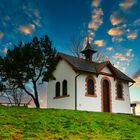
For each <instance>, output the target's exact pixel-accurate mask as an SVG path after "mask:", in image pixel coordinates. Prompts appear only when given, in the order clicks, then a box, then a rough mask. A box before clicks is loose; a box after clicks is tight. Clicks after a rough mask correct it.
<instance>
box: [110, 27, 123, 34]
mask: <svg viewBox="0 0 140 140" xmlns="http://www.w3.org/2000/svg"><path fill="white" fill-rule="evenodd" d="M123 33H124V32H123V29H122V28H120V27H116V28H111V29H110V30H108V34H109V35H110V36H121V35H122V34H123Z"/></svg>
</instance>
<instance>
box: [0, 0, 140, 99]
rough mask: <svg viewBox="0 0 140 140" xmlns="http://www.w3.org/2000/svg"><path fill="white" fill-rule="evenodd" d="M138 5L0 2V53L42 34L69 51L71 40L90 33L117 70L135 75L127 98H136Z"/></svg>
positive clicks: (97, 0)
mask: <svg viewBox="0 0 140 140" xmlns="http://www.w3.org/2000/svg"><path fill="white" fill-rule="evenodd" d="M139 7H140V1H139V0H11V1H9V0H1V1H0V9H1V10H0V54H1V55H4V54H5V53H6V51H7V49H11V48H12V47H13V45H14V44H17V43H18V42H19V41H20V40H22V41H25V42H27V41H30V40H31V39H32V37H33V36H38V37H42V36H44V35H45V34H47V35H48V36H49V37H50V39H51V40H52V43H53V47H55V48H57V50H58V51H62V52H66V53H68V52H69V51H68V47H69V43H70V40H71V38H72V37H73V36H79V35H80V36H83V37H85V36H86V35H89V36H90V39H91V42H92V45H96V46H98V48H99V50H101V51H102V53H103V54H104V55H107V56H108V57H109V60H110V61H111V62H112V63H113V64H114V65H115V66H116V67H117V68H119V69H120V70H122V71H123V72H125V73H126V74H127V75H129V76H131V77H132V76H134V80H136V81H137V84H135V86H133V87H132V88H131V100H140V71H139V70H140V48H139V47H140V10H139Z"/></svg>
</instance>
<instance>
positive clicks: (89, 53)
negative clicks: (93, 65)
mask: <svg viewBox="0 0 140 140" xmlns="http://www.w3.org/2000/svg"><path fill="white" fill-rule="evenodd" d="M96 52H97V51H95V50H94V49H93V48H92V47H91V45H90V41H89V37H87V42H86V47H85V48H84V49H83V50H82V51H81V53H82V54H84V55H85V59H86V60H89V61H92V55H93V54H94V53H96Z"/></svg>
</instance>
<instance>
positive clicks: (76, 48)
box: [68, 36, 84, 58]
mask: <svg viewBox="0 0 140 140" xmlns="http://www.w3.org/2000/svg"><path fill="white" fill-rule="evenodd" d="M83 41H84V39H83V38H82V37H81V36H73V37H72V38H71V40H70V45H69V48H68V50H69V51H70V53H72V55H73V56H76V57H78V58H80V56H81V55H80V51H81V50H82V47H83Z"/></svg>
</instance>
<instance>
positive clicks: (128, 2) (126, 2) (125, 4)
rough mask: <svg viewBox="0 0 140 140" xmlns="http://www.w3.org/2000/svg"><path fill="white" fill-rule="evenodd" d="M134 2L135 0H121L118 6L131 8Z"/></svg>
mask: <svg viewBox="0 0 140 140" xmlns="http://www.w3.org/2000/svg"><path fill="white" fill-rule="evenodd" d="M135 3H136V0H124V1H123V2H121V3H120V4H119V6H120V7H121V8H122V9H125V10H127V9H129V8H131V7H132V6H133V5H134V4H135Z"/></svg>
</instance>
